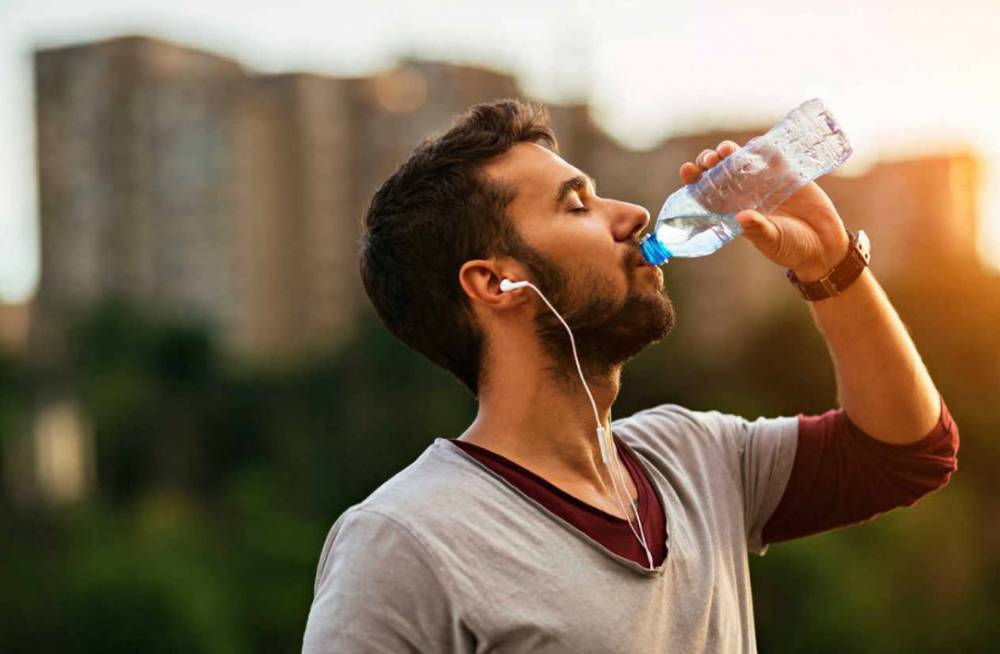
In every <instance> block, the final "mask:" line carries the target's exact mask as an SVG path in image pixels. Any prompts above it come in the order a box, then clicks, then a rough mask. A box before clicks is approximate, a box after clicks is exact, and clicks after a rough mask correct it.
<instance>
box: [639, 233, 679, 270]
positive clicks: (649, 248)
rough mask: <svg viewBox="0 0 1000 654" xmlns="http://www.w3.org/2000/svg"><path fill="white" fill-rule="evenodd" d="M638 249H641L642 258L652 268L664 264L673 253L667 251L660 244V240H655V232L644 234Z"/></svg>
mask: <svg viewBox="0 0 1000 654" xmlns="http://www.w3.org/2000/svg"><path fill="white" fill-rule="evenodd" d="M639 247H640V248H641V249H642V256H643V257H644V258H645V259H646V261H648V262H649V263H651V264H653V265H654V266H659V265H661V264H664V263H666V262H667V260H668V259H670V257H672V256H674V253H673V252H671V251H670V250H668V249H667V247H666V246H665V245H663V243H660V239H658V238H656V232H650V233H649V234H646V237H645V238H644V239H642V242H641V243H640V244H639Z"/></svg>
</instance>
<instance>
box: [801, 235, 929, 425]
mask: <svg viewBox="0 0 1000 654" xmlns="http://www.w3.org/2000/svg"><path fill="white" fill-rule="evenodd" d="M845 252H846V249H845ZM820 276H822V275H820ZM818 278H819V277H818V276H817V277H815V279H818ZM809 310H810V312H811V313H812V315H813V318H814V320H815V321H816V324H817V326H818V327H819V329H820V331H821V332H822V333H823V336H824V337H825V339H826V343H827V347H828V348H829V349H830V354H831V356H832V358H833V365H834V369H835V371H836V375H837V394H838V396H839V399H840V405H841V406H842V407H843V408H844V410H845V411H846V412H847V414H848V415H849V416H850V418H851V420H852V421H854V423H855V424H856V425H857V426H858V427H860V428H861V429H862V430H863V431H864V432H865V433H866V434H868V435H870V436H871V437H872V438H876V439H878V440H880V441H884V442H886V443H897V444H906V443H913V442H916V441H918V440H920V439H921V438H923V437H924V436H925V435H926V434H927V433H928V432H929V431H930V430H931V429H932V428H933V427H934V426H935V425H936V424H937V422H938V419H939V417H940V413H941V405H940V402H941V400H940V395H939V394H938V391H937V389H936V388H935V387H934V382H933V381H932V380H931V376H930V373H928V372H927V368H926V367H925V366H924V363H923V361H922V360H921V359H920V355H919V354H918V353H917V348H916V347H915V346H914V344H913V341H912V340H911V339H910V336H909V334H908V333H907V331H906V328H905V326H904V325H903V322H902V321H901V320H900V318H899V316H898V315H897V314H896V311H895V309H893V307H892V304H891V303H890V302H889V298H888V297H886V294H885V291H883V290H882V287H881V286H880V285H879V283H878V282H877V281H876V280H875V276H874V275H873V274H872V272H871V270H870V269H866V270H865V271H864V272H862V273H861V276H860V277H859V278H858V279H857V280H856V281H855V282H854V283H853V284H852V285H851V286H850V287H849V288H848V289H847V290H846V291H844V293H842V294H841V295H838V296H836V297H831V298H827V299H825V300H820V301H819V302H811V303H809Z"/></svg>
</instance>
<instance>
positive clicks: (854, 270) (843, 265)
mask: <svg viewBox="0 0 1000 654" xmlns="http://www.w3.org/2000/svg"><path fill="white" fill-rule="evenodd" d="M847 235H848V236H850V237H851V244H850V247H849V248H848V249H847V256H846V257H844V259H843V261H841V262H840V263H838V264H837V265H836V266H834V267H833V268H832V269H831V270H830V272H828V273H827V274H826V275H825V276H824V277H823V279H818V280H816V281H814V282H800V281H799V278H798V277H796V276H795V273H794V272H792V271H791V270H789V271H788V272H787V273H785V275H786V276H787V277H788V281H790V282H791V283H792V285H793V286H795V287H796V288H797V289H799V292H800V293H802V297H804V298H805V299H807V300H809V301H810V302H815V301H817V300H825V299H826V298H828V297H833V296H835V295H840V294H841V293H843V292H844V291H845V290H847V287H848V286H850V285H851V284H853V283H854V280H855V279H857V278H858V277H860V276H861V272H862V271H863V270H864V269H865V267H867V266H868V262H869V261H871V258H872V255H871V249H870V247H871V244H870V243H869V241H868V235H867V234H865V232H864V230H858V231H857V232H852V231H851V230H847Z"/></svg>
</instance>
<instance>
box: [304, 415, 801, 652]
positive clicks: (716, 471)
mask: <svg viewBox="0 0 1000 654" xmlns="http://www.w3.org/2000/svg"><path fill="white" fill-rule="evenodd" d="M612 429H613V431H614V433H615V434H616V435H617V436H618V437H619V438H620V439H621V440H622V442H623V443H624V444H625V445H626V446H627V447H629V448H630V449H631V450H632V452H633V453H634V454H635V455H636V458H637V459H638V461H639V462H640V463H641V464H642V465H643V466H644V468H645V470H646V472H647V474H648V476H649V479H650V481H651V483H652V485H653V487H654V488H655V490H656V492H657V494H658V495H659V497H660V501H661V502H662V505H663V510H664V514H665V516H666V523H667V524H666V531H667V535H668V543H669V553H668V555H667V558H666V560H665V561H664V563H663V565H661V566H660V567H659V568H656V569H655V570H652V571H651V570H647V569H644V568H643V567H642V566H640V565H637V564H636V563H634V562H633V561H630V560H628V559H625V558H623V557H620V556H618V555H616V554H613V553H612V552H610V551H609V550H607V549H605V548H604V547H603V546H601V545H600V544H598V543H597V542H596V541H594V540H593V539H591V538H590V537H589V536H587V535H585V534H584V533H583V532H581V531H580V530H578V529H577V528H575V527H573V526H572V525H570V524H569V523H567V522H566V521H565V520H563V519H562V518H560V517H558V516H556V515H555V514H554V513H552V512H551V511H549V510H548V509H546V508H544V507H543V506H542V505H540V504H538V503H537V502H535V501H534V500H532V499H530V498H529V497H528V496H527V495H525V494H523V493H522V492H521V491H520V490H518V489H517V488H516V487H514V486H513V485H512V484H510V483H509V482H508V481H507V480H505V479H503V478H502V477H501V476H499V475H497V474H496V473H494V472H493V471H491V470H489V469H488V468H486V467H485V466H483V465H482V464H480V463H479V462H478V461H476V460H475V459H474V458H472V457H471V456H469V455H468V454H466V453H465V452H463V451H461V450H460V449H459V448H458V447H457V446H455V445H454V444H453V443H450V442H448V441H447V440H445V439H441V438H438V439H436V440H435V441H434V442H433V443H432V444H431V445H430V446H429V447H428V448H427V450H425V451H424V452H423V453H422V454H421V455H420V457H418V458H417V460H416V461H414V462H413V463H412V464H410V465H409V466H407V467H406V468H405V469H403V470H402V471H400V472H399V473H398V474H396V475H395V476H394V477H392V478H391V479H390V480H388V481H387V482H386V483H384V484H383V485H382V486H381V487H379V488H378V489H377V490H376V491H375V492H374V493H372V494H371V495H370V496H369V497H368V498H367V499H365V500H364V501H363V502H361V503H360V504H357V505H355V506H353V507H351V508H350V509H348V510H347V511H346V512H345V513H344V514H343V515H341V516H340V518H339V519H338V520H337V521H336V523H334V525H333V528H332V530H331V531H330V534H329V536H328V537H327V539H326V544H325V545H324V547H323V552H322V554H321V556H320V561H319V568H318V571H317V575H316V586H315V597H314V599H313V604H312V609H311V610H310V612H309V619H308V623H307V625H306V632H305V638H304V643H303V651H304V652H308V653H309V654H313V653H320V652H324V653H326V652H329V653H334V652H336V653H337V654H344V653H353V652H470V653H471V652H573V653H586V652H594V653H601V654H607V653H611V652H642V653H647V652H649V653H651V652H684V653H685V654H688V653H693V652H755V651H756V641H755V636H754V623H753V604H752V596H751V592H750V574H749V566H748V559H747V553H748V551H749V552H754V553H755V554H759V555H763V554H764V553H765V552H766V551H767V546H766V545H764V544H763V543H762V541H761V530H762V529H763V527H764V524H765V523H766V522H767V519H768V518H769V517H770V516H771V514H772V513H773V512H774V510H775V508H776V507H777V505H778V502H779V500H780V499H781V496H782V493H783V492H784V489H785V487H786V485H787V483H788V479H789V476H790V474H791V469H792V463H793V461H794V459H795V449H796V445H797V436H798V422H797V418H795V417H784V418H772V419H767V418H758V419H757V420H755V421H749V420H746V419H744V418H740V417H738V416H732V415H726V414H722V413H719V412H717V411H708V412H703V411H692V410H689V409H686V408H684V407H680V406H677V405H673V404H665V405H661V406H658V407H654V408H652V409H648V410H646V411H641V412H639V413H637V414H635V415H633V416H631V417H628V418H624V419H621V420H617V421H615V422H614V423H612Z"/></svg>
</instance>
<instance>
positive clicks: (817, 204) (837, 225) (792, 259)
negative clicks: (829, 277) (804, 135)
mask: <svg viewBox="0 0 1000 654" xmlns="http://www.w3.org/2000/svg"><path fill="white" fill-rule="evenodd" d="M738 149H739V146H738V145H737V144H736V143H734V142H733V141H723V142H722V143H720V144H719V147H717V148H716V149H715V150H703V151H702V152H701V154H699V155H698V157H697V159H696V160H695V163H692V162H690V161H689V162H687V163H685V164H684V165H682V166H681V169H680V176H681V180H682V181H683V182H684V183H685V184H691V183H693V182H696V181H698V178H700V177H701V174H702V173H703V172H705V171H706V170H708V169H709V168H711V167H712V166H714V165H715V164H717V163H719V162H720V161H721V160H722V159H724V158H725V157H728V156H729V155H731V154H732V153H734V152H736V151H737V150H738ZM736 221H737V222H738V223H739V224H740V226H741V227H742V228H743V235H744V236H745V237H746V238H747V239H748V240H749V241H750V242H751V243H753V244H754V246H755V247H756V248H757V249H758V250H760V251H761V252H762V253H763V254H764V256H766V257H767V258H768V259H770V260H771V261H773V262H774V263H776V264H778V265H779V266H784V267H785V268H790V269H792V270H793V271H794V272H795V275H796V276H797V277H798V278H799V280H800V281H803V282H813V281H816V280H818V279H820V278H822V277H823V276H824V275H826V273H828V272H829V271H830V269H831V268H833V267H834V266H836V265H837V264H838V263H840V262H841V260H842V259H843V258H844V257H845V256H846V255H847V249H848V246H849V245H850V239H849V238H848V236H847V229H846V228H845V227H844V221H843V220H841V218H840V214H838V213H837V209H836V208H835V207H834V206H833V202H831V201H830V198H829V196H827V194H826V193H825V192H823V189H821V188H820V187H819V186H818V185H817V184H816V183H815V182H809V184H807V185H806V186H805V187H803V188H801V189H799V190H798V191H797V192H796V193H795V194H794V195H792V196H791V197H790V198H788V199H787V200H785V202H784V204H782V205H781V206H779V207H778V208H777V209H775V210H774V213H772V214H769V215H767V216H765V215H764V214H762V213H759V212H757V211H753V210H747V211H740V212H739V213H737V214H736Z"/></svg>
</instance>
